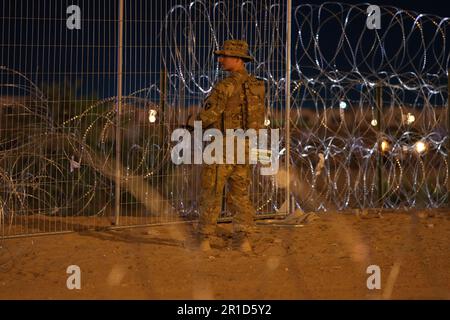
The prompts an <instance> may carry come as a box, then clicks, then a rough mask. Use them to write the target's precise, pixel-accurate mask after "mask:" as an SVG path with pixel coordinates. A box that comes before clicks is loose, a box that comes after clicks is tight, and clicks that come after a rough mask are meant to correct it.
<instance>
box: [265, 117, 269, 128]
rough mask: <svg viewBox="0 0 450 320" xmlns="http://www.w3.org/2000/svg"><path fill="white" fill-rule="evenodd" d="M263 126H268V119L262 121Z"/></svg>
mask: <svg viewBox="0 0 450 320" xmlns="http://www.w3.org/2000/svg"><path fill="white" fill-rule="evenodd" d="M264 125H265V126H266V127H267V126H270V120H269V119H266V120H264Z"/></svg>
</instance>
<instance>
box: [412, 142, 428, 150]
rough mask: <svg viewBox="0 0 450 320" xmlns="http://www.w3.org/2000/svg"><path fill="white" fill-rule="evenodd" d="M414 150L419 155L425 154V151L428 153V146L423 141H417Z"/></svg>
mask: <svg viewBox="0 0 450 320" xmlns="http://www.w3.org/2000/svg"><path fill="white" fill-rule="evenodd" d="M414 148H415V149H416V151H417V152H418V153H424V152H425V151H427V145H426V143H425V142H423V141H417V142H416V144H415V145H414Z"/></svg>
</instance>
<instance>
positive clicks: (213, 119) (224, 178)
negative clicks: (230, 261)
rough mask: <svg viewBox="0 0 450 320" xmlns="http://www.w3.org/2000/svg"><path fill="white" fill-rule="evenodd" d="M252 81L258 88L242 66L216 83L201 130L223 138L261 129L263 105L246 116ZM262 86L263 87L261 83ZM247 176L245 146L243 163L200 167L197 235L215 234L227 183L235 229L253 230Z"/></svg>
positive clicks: (205, 106)
mask: <svg viewBox="0 0 450 320" xmlns="http://www.w3.org/2000/svg"><path fill="white" fill-rule="evenodd" d="M233 41H235V40H233ZM238 44H239V43H238ZM252 84H259V88H261V81H259V80H257V79H256V78H254V77H253V76H251V75H249V74H248V73H247V71H246V70H245V69H244V70H242V71H239V72H232V73H231V74H230V75H229V76H228V77H227V78H225V79H223V80H222V81H220V82H219V83H217V85H216V86H214V88H213V90H212V92H211V94H210V95H209V96H208V97H207V98H206V100H205V102H204V108H203V110H202V111H201V112H200V115H199V118H200V120H201V121H202V126H203V129H206V128H217V129H220V130H221V132H222V133H223V135H224V137H225V130H226V129H243V130H246V129H247V128H253V129H259V128H262V127H263V126H264V106H263V105H260V106H259V107H260V108H262V112H261V110H260V112H253V114H252V115H251V116H249V115H248V112H249V111H251V110H248V109H247V106H248V102H246V100H248V94H246V92H252V87H255V88H256V86H254V85H252ZM244 86H247V87H245V88H247V89H245V88H244ZM248 88H249V89H250V90H248ZM262 88H264V84H262ZM253 91H254V92H255V94H262V95H264V90H262V93H261V90H259V92H256V91H257V90H256V91H255V90H253ZM224 146H225V143H224ZM224 148H225V147H224ZM225 154H226V152H224V160H225ZM235 160H236V153H235ZM224 163H225V161H224ZM250 177H251V167H250V165H249V164H248V149H246V164H212V165H205V166H204V167H203V170H202V176H201V194H200V220H199V233H200V234H203V235H204V236H208V235H211V234H213V233H214V231H215V227H216V222H217V219H218V217H219V215H220V212H221V207H222V192H223V188H224V186H225V185H226V183H227V182H228V193H227V196H226V203H227V207H228V209H229V210H230V212H231V213H232V214H233V216H234V218H233V230H234V232H241V233H242V234H246V233H247V232H249V231H250V230H251V229H252V227H253V224H254V222H253V217H254V215H255V208H254V207H253V205H252V203H251V200H250V197H249V186H250Z"/></svg>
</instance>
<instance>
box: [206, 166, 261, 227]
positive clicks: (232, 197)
mask: <svg viewBox="0 0 450 320" xmlns="http://www.w3.org/2000/svg"><path fill="white" fill-rule="evenodd" d="M202 170H203V171H202V176H201V193H200V219H199V227H198V231H199V233H200V234H203V235H205V236H208V235H211V234H213V233H214V232H215V228H216V223H217V219H218V218H219V216H220V212H221V209H222V197H223V188H224V186H225V185H226V183H227V182H228V193H227V194H226V204H227V208H228V210H229V211H230V212H231V213H232V214H233V231H234V232H241V233H248V232H250V231H251V230H252V229H253V227H254V220H253V218H254V216H255V214H256V212H255V208H254V207H253V205H252V203H251V201H250V197H249V186H250V174H251V172H250V165H248V164H213V165H205V166H204V167H203V169H202Z"/></svg>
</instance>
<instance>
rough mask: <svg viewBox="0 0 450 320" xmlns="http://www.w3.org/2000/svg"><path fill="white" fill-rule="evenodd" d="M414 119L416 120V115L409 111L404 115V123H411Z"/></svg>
mask: <svg viewBox="0 0 450 320" xmlns="http://www.w3.org/2000/svg"><path fill="white" fill-rule="evenodd" d="M414 121H416V117H414V115H413V114H411V113H409V112H408V114H407V115H406V123H407V124H412V123H413V122H414Z"/></svg>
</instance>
